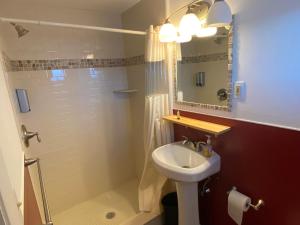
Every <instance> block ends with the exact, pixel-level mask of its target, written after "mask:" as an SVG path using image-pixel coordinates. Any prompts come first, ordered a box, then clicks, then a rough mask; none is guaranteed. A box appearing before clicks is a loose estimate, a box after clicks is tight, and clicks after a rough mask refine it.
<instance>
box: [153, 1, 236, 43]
mask: <svg viewBox="0 0 300 225" xmlns="http://www.w3.org/2000/svg"><path fill="white" fill-rule="evenodd" d="M211 2H212V0H194V1H192V2H191V3H189V4H187V5H184V6H182V7H181V8H179V9H177V10H176V11H175V12H173V13H172V14H171V15H170V16H169V17H168V18H167V19H166V22H165V23H164V25H163V26H162V27H161V29H160V32H159V39H160V41H161V42H173V41H176V42H178V43H183V42H189V41H190V40H191V39H192V36H193V35H195V36H197V37H210V36H213V35H215V34H216V33H217V28H218V27H228V26H230V25H231V22H232V14H231V10H230V7H229V5H228V4H227V3H226V2H225V1H224V0H215V1H214V3H213V5H211ZM209 6H211V7H210V8H209ZM185 8H188V10H187V12H186V14H185V15H184V16H183V17H182V18H181V20H180V23H179V28H178V32H177V29H176V27H175V26H174V25H172V24H171V22H170V20H169V18H170V17H172V16H174V15H176V14H177V13H178V12H180V11H181V10H183V9H185ZM206 15H207V19H206V20H204V21H205V22H204V23H203V20H201V19H203V16H205V17H206ZM199 18H200V19H199Z"/></svg>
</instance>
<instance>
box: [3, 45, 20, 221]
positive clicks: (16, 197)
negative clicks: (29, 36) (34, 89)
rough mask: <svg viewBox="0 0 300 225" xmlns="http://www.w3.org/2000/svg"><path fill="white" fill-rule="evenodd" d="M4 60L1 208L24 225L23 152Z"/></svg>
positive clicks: (9, 218)
mask: <svg viewBox="0 0 300 225" xmlns="http://www.w3.org/2000/svg"><path fill="white" fill-rule="evenodd" d="M0 49H1V47H0ZM2 60H3V59H2V57H1V56H0V124H1V130H0V210H5V215H6V216H7V217H8V220H9V222H10V223H11V224H16V225H17V224H22V218H21V211H22V209H23V200H24V178H23V177H24V176H23V175H24V153H23V150H22V145H21V139H20V136H19V133H18V129H17V124H16V120H15V118H14V110H13V107H12V104H11V102H10V96H9V88H8V84H7V73H6V71H5V69H4V66H3V62H2ZM19 203H20V204H21V205H20V208H17V205H18V204H19Z"/></svg>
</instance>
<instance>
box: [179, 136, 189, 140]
mask: <svg viewBox="0 0 300 225" xmlns="http://www.w3.org/2000/svg"><path fill="white" fill-rule="evenodd" d="M181 137H182V138H183V139H184V140H185V141H188V140H189V138H188V137H187V136H181Z"/></svg>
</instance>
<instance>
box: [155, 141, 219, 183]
mask: <svg viewBox="0 0 300 225" xmlns="http://www.w3.org/2000/svg"><path fill="white" fill-rule="evenodd" d="M152 158H153V160H154V162H155V166H156V168H157V169H158V171H159V172H160V173H161V174H163V175H165V176H166V177H168V178H170V179H173V180H175V181H183V182H198V181H201V180H204V179H205V178H207V177H209V176H211V175H213V174H215V173H217V172H219V171H220V164H221V163H220V161H221V160H220V156H219V155H218V154H217V153H213V155H212V157H210V158H206V157H204V156H203V155H201V154H200V153H197V152H195V151H193V150H191V149H190V148H188V147H187V146H185V145H182V144H181V142H180V143H179V142H178V143H171V144H167V145H164V146H161V147H159V148H157V149H156V150H155V151H154V152H153V153H152Z"/></svg>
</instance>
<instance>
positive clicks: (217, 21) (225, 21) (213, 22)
mask: <svg viewBox="0 0 300 225" xmlns="http://www.w3.org/2000/svg"><path fill="white" fill-rule="evenodd" d="M231 22H232V13H231V9H230V7H229V5H228V4H227V2H225V1H224V0H215V2H214V3H213V5H212V6H211V7H210V9H209V11H208V16H207V26H208V27H226V26H229V25H230V24H231Z"/></svg>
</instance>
